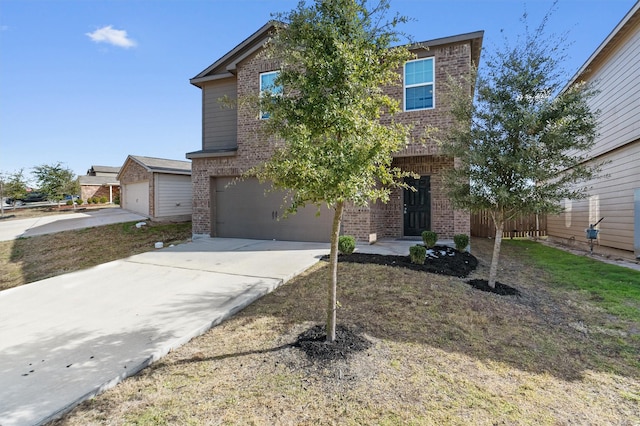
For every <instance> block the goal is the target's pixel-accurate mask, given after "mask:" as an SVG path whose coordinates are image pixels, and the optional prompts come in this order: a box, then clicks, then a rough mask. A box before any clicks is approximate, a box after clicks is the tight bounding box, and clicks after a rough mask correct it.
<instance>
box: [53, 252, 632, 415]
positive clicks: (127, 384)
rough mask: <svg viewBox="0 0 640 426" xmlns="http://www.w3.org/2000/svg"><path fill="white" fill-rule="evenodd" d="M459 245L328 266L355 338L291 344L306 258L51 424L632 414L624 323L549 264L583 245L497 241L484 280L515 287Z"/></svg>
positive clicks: (483, 257)
mask: <svg viewBox="0 0 640 426" xmlns="http://www.w3.org/2000/svg"><path fill="white" fill-rule="evenodd" d="M472 247H473V254H474V255H475V256H476V257H477V258H478V259H479V260H480V266H479V268H478V270H476V272H474V273H472V274H471V275H470V276H469V277H468V278H457V277H450V276H442V275H436V274H432V273H427V272H423V271H414V270H410V269H406V268H398V267H393V266H384V265H376V264H366V263H364V264H358V263H342V264H340V265H339V289H338V291H339V295H338V299H339V302H340V309H339V311H338V322H339V323H340V324H341V325H343V326H345V327H348V328H349V329H351V330H355V331H357V332H359V333H361V335H362V336H364V337H365V338H366V339H367V340H368V341H369V342H370V345H363V347H362V350H361V351H360V352H355V353H353V354H352V355H351V356H348V357H345V358H339V359H334V360H321V359H315V358H309V357H308V356H307V355H306V354H305V353H304V352H303V351H301V350H300V349H299V348H298V347H296V346H294V343H296V342H297V340H298V336H299V335H300V334H301V333H304V332H305V331H307V330H309V328H311V327H312V326H313V325H315V324H322V323H323V322H324V318H325V312H324V307H325V298H326V284H327V266H326V264H323V263H320V264H318V265H317V266H315V267H313V268H311V269H310V270H309V271H308V272H307V273H305V274H303V275H302V276H299V277H297V278H295V279H293V280H292V281H290V282H289V283H287V284H286V285H284V286H282V287H280V288H279V289H278V290H276V291H275V292H273V293H272V294H270V295H268V296H266V297H264V298H262V299H260V300H259V301H257V302H256V303H254V304H253V305H251V306H249V307H248V308H247V309H245V310H244V311H242V312H240V313H239V314H237V315H236V316H234V317H233V318H231V319H230V320H228V321H226V322H225V323H223V324H221V325H220V326H218V327H216V328H214V329H212V330H210V331H209V332H208V333H206V334H205V335H203V336H201V337H199V338H196V339H194V340H193V341H191V342H190V343H188V344H186V345H185V346H183V347H181V348H179V349H177V350H175V351H173V352H172V353H170V354H169V355H168V356H167V357H165V358H163V359H162V360H160V361H158V362H157V363H155V364H153V365H152V366H151V367H150V368H148V369H146V370H144V371H143V372H142V373H141V374H139V375H138V376H135V377H132V378H129V379H127V380H125V381H124V382H123V383H121V384H120V385H118V386H116V387H115V388H113V389H111V390H109V391H107V392H106V393H104V394H103V395H100V396H98V397H96V398H94V399H92V400H90V401H87V402H85V403H83V404H82V405H80V406H79V407H78V408H76V409H75V410H74V411H73V412H72V413H71V414H69V415H68V416H66V417H65V418H64V419H62V420H60V421H58V422H57V423H56V424H59V425H86V424H138V425H151V424H153V425H157V424H184V425H188V424H192V425H201V424H224V425H245V424H256V425H274V424H282V425H289V424H296V425H298V424H303V425H318V424H319V425H323V424H340V425H343V424H344V425H361V424H382V425H401V424H402V425H404V424H415V425H451V424H454V425H456V424H457V425H469V424H474V425H494V424H509V425H512V424H518V425H520V424H530V425H558V424H598V425H600V424H620V425H624V424H629V425H634V424H639V423H640V359H639V358H638V354H639V353H640V321H638V319H637V317H634V316H633V315H629V314H628V313H626V312H627V310H626V309H621V310H619V311H616V312H618V314H614V313H613V312H614V311H612V308H611V306H610V305H611V304H612V303H613V302H611V301H610V300H609V296H608V295H600V293H598V296H597V297H596V296H594V294H593V293H592V290H593V289H584V288H582V287H580V286H577V285H576V282H574V281H573V280H570V279H567V278H562V276H561V275H559V272H558V271H556V269H555V268H556V267H557V266H558V265H559V266H560V267H559V269H560V270H561V271H562V270H563V269H564V268H563V267H562V265H563V264H564V265H565V267H566V268H569V267H574V265H575V264H577V263H578V262H582V261H584V260H585V259H582V258H580V257H577V256H573V255H567V256H568V257H567V258H565V260H562V261H561V260H557V259H559V258H560V256H564V253H560V252H559V251H557V250H555V249H551V248H549V247H542V246H538V245H537V244H534V243H529V242H527V243H520V242H512V241H505V246H504V248H503V251H502V253H503V258H502V262H501V270H500V272H499V276H498V279H499V280H500V281H501V282H503V283H505V284H509V285H511V286H513V287H515V288H517V289H518V290H519V291H520V296H499V295H496V294H491V293H487V292H482V291H479V290H475V289H474V288H473V287H471V286H469V285H468V284H466V282H465V281H466V280H469V279H474V278H486V276H487V274H488V263H489V260H490V255H491V248H492V243H491V242H490V241H487V240H474V241H473V242H472ZM548 257H551V258H552V259H554V260H557V261H549V260H548ZM538 262H540V263H538ZM550 263H551V264H556V266H549V268H547V264H550ZM598 274H599V275H602V276H604V277H606V279H607V280H611V281H610V282H612V283H616V282H617V281H618V280H622V281H624V279H625V278H620V277H627V278H630V279H631V283H630V284H629V283H627V284H624V285H625V286H629V289H630V290H629V291H627V290H625V293H624V294H626V295H628V297H626V298H625V299H623V300H622V301H621V303H627V304H630V305H631V306H637V304H638V303H639V299H638V293H637V288H636V287H637V286H638V285H639V284H638V283H640V273H638V272H634V271H630V272H629V271H626V270H618V269H609V268H608V267H607V268H604V269H602V272H598ZM570 275H573V274H570ZM578 281H580V279H578ZM599 285H600V287H607V286H606V285H604V284H599ZM614 287H615V286H614ZM614 293H616V294H618V293H620V292H617V291H616V292H614ZM620 294H622V293H620ZM615 297H618V296H615Z"/></svg>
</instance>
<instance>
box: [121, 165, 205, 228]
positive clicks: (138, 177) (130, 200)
mask: <svg viewBox="0 0 640 426" xmlns="http://www.w3.org/2000/svg"><path fill="white" fill-rule="evenodd" d="M118 180H119V181H120V187H121V190H122V195H121V197H120V198H121V203H122V208H124V209H126V210H130V211H132V212H135V213H140V214H142V215H144V216H147V217H148V218H149V219H151V220H154V221H165V222H169V221H172V222H182V221H189V220H191V212H192V206H193V200H192V196H191V194H192V185H191V162H189V161H181V160H169V159H165V158H155V157H142V156H139V155H129V156H128V157H127V159H126V161H125V162H124V164H123V166H122V167H121V168H120V172H119V173H118Z"/></svg>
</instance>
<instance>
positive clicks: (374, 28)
mask: <svg viewBox="0 0 640 426" xmlns="http://www.w3.org/2000/svg"><path fill="white" fill-rule="evenodd" d="M388 8H389V4H388V1H387V0H381V1H380V2H379V3H378V4H377V5H376V6H375V7H369V5H368V4H367V1H366V0H317V1H316V2H315V4H313V5H311V6H307V5H306V4H305V3H304V2H301V3H300V4H299V5H298V7H297V9H295V10H293V11H291V12H289V13H286V14H281V15H279V16H278V19H279V21H280V22H282V25H279V26H278V28H277V31H276V33H275V35H274V36H273V38H272V39H271V41H270V42H269V43H268V45H267V47H266V49H265V54H266V56H267V57H268V58H272V59H274V60H276V61H278V62H279V63H280V71H279V74H278V76H277V78H276V79H275V84H274V90H271V91H267V93H263V96H262V97H261V98H260V100H259V101H258V103H259V107H260V111H262V112H263V113H262V114H263V116H265V114H266V115H267V116H268V117H269V118H268V119H267V120H264V123H263V124H264V130H265V131H266V132H267V134H268V135H270V136H273V137H274V139H276V140H278V141H279V142H278V143H277V145H276V148H275V152H274V154H273V156H272V157H271V158H270V159H269V160H268V161H267V162H266V163H264V164H262V165H261V166H259V167H256V168H255V169H253V170H251V171H249V175H256V176H257V177H258V178H259V179H260V181H262V182H270V183H271V184H272V187H273V188H276V189H281V190H285V191H286V192H287V194H288V198H287V202H290V206H289V208H288V210H287V211H288V213H294V212H295V211H296V210H297V209H298V208H300V207H303V206H305V205H306V204H315V205H318V206H319V205H321V204H322V203H326V204H327V205H328V206H330V207H331V208H332V209H333V210H334V218H333V227H332V232H331V252H330V268H329V269H330V275H331V276H330V281H329V285H328V298H327V341H329V342H333V341H334V340H335V330H336V307H337V300H336V288H337V262H338V237H339V232H340V226H341V220H342V212H343V209H344V206H345V203H346V202H353V203H355V204H356V205H366V204H367V203H368V202H371V201H375V200H381V201H383V202H386V201H387V200H388V199H389V194H390V191H391V188H392V187H394V186H404V183H403V179H402V178H403V177H405V176H407V175H408V174H407V173H404V172H402V171H401V170H399V169H397V168H392V167H391V161H392V153H393V152H395V151H398V150H400V149H402V148H404V147H405V146H406V144H407V141H408V139H409V129H408V127H407V126H404V125H401V124H398V123H394V122H393V121H392V120H389V121H390V122H391V124H388V125H382V124H381V123H380V118H381V117H382V115H383V114H385V115H388V116H393V114H394V113H396V112H397V111H399V103H398V101H396V100H394V99H392V98H390V97H389V96H387V95H385V94H384V92H383V88H384V87H385V86H389V85H393V84H399V82H400V74H399V72H398V70H399V69H400V67H401V66H402V64H403V63H404V62H405V61H406V60H408V59H410V57H411V54H410V52H409V51H408V49H407V48H406V47H392V46H391V44H392V43H394V42H396V41H398V38H399V33H398V32H396V29H395V28H396V26H397V25H398V24H399V23H401V22H404V21H405V19H404V18H402V17H397V16H396V17H395V18H394V19H391V20H387V18H386V13H387V12H388Z"/></svg>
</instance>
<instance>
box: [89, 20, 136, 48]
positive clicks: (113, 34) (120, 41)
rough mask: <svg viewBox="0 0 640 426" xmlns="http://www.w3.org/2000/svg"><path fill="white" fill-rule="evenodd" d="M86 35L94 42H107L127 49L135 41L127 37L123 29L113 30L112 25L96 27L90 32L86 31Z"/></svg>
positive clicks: (132, 45)
mask: <svg viewBox="0 0 640 426" xmlns="http://www.w3.org/2000/svg"><path fill="white" fill-rule="evenodd" d="M86 35H87V36H89V38H90V39H91V40H93V41H95V42H96V43H109V44H112V45H114V46H118V47H124V48H125V49H128V48H130V47H135V45H136V42H135V41H133V40H131V39H130V38H129V37H127V32H126V31H125V30H115V29H113V26H111V25H107V26H106V27H102V28H98V29H97V30H95V31H94V32H92V33H86Z"/></svg>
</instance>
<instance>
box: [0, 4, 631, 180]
mask: <svg viewBox="0 0 640 426" xmlns="http://www.w3.org/2000/svg"><path fill="white" fill-rule="evenodd" d="M297 3H298V1H297V0H232V1H229V0H154V1H148V0H108V1H101V0H46V1H42V0H41V1H36V0H0V172H2V173H13V172H14V171H17V170H19V169H24V171H25V174H26V175H30V172H31V169H32V168H33V167H34V166H37V165H42V164H53V163H55V162H58V161H59V162H62V163H63V164H65V165H66V166H67V167H69V168H70V169H71V170H73V171H74V172H75V173H76V174H85V173H86V171H87V169H88V168H89V167H91V166H92V165H103V166H121V165H122V164H123V163H124V161H125V159H126V157H127V155H129V154H133V155H145V156H151V157H160V158H170V159H178V160H184V159H185V153H186V152H189V151H195V150H198V149H200V147H201V104H200V90H199V89H198V88H196V87H194V86H192V85H190V84H189V79H190V78H191V77H193V76H195V75H196V74H198V73H199V72H200V71H202V70H204V69H205V68H206V67H208V66H209V65H210V64H211V63H213V62H214V61H215V60H217V59H218V58H220V57H221V56H222V55H224V54H225V53H227V52H228V51H229V50H231V49H232V48H233V47H235V46H236V45H237V44H238V43H240V42H241V41H242V40H244V39H245V38H246V37H248V36H249V35H250V34H252V33H253V32H254V31H256V30H257V29H258V28H260V27H261V26H262V25H263V24H265V23H266V22H267V21H268V20H269V19H270V18H271V13H273V12H284V11H288V10H291V9H292V8H294V7H295V6H296V5H297ZM552 3H553V1H552V0H528V1H526V2H525V1H520V0H391V5H392V9H393V10H394V11H398V12H400V13H401V14H403V15H406V16H411V17H413V18H415V21H414V22H411V23H409V24H407V25H405V26H403V28H402V29H403V30H404V31H405V32H407V33H408V34H410V35H411V36H413V37H414V38H415V39H416V40H419V41H426V40H430V39H434V38H440V37H447V36H452V35H456V34H462V33H468V32H473V31H478V30H484V31H485V38H484V48H485V49H488V50H495V48H496V47H499V46H502V36H503V35H502V34H505V35H506V36H507V37H508V38H509V39H513V38H514V37H515V36H516V35H517V34H519V33H522V30H523V26H522V23H521V22H520V17H521V16H522V14H523V12H524V11H525V10H526V11H527V12H528V15H529V23H530V25H531V26H536V25H537V24H538V23H539V22H540V19H541V18H542V17H543V16H544V14H545V13H546V12H547V11H548V10H549V9H550V7H551V5H552ZM634 4H635V0H559V3H558V5H557V10H556V11H555V12H554V13H553V14H552V16H551V20H550V22H549V25H548V32H549V33H562V32H565V31H568V32H569V37H568V39H569V40H570V41H571V42H572V43H573V44H572V46H571V47H570V49H569V52H568V53H569V56H570V57H569V60H568V61H567V62H566V64H565V68H566V70H567V71H568V72H569V73H570V74H573V72H575V71H576V70H577V69H578V68H579V67H580V66H581V65H582V64H583V63H584V62H585V61H586V60H587V59H588V57H589V56H590V55H591V53H593V51H594V50H595V49H596V48H597V47H598V46H599V45H600V43H601V42H602V41H603V40H604V39H605V38H606V36H607V35H608V34H609V33H610V32H611V31H612V30H613V29H614V27H615V26H616V25H617V24H618V22H620V20H621V19H622V18H623V17H624V15H625V14H626V13H627V12H628V11H629V10H630V9H631V7H632V6H633V5H634ZM501 30H504V33H501Z"/></svg>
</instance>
